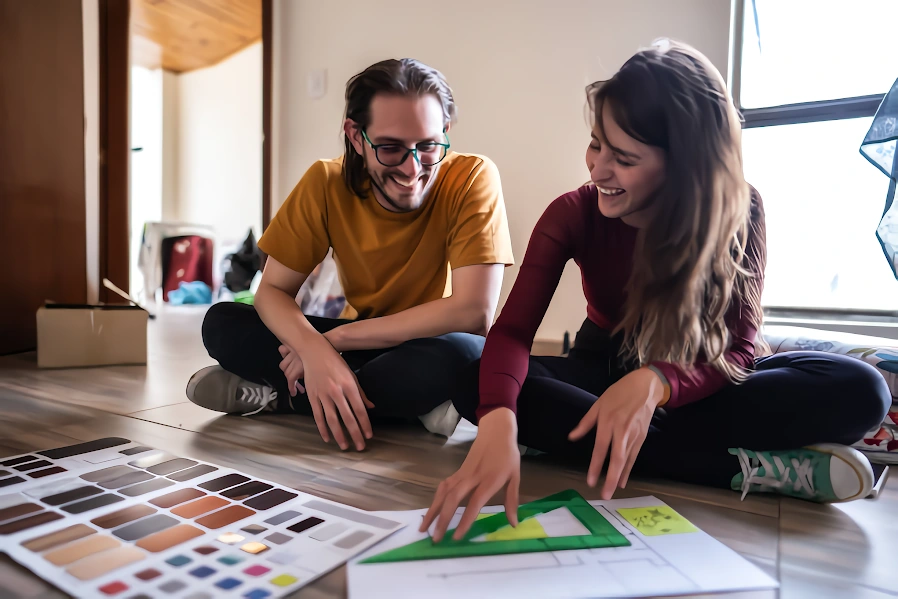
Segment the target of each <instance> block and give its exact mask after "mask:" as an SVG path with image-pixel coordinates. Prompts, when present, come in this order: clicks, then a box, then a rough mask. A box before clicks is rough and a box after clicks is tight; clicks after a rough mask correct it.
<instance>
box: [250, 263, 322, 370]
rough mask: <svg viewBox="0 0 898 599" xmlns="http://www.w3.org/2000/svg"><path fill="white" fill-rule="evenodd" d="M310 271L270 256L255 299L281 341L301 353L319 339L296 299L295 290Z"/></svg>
mask: <svg viewBox="0 0 898 599" xmlns="http://www.w3.org/2000/svg"><path fill="white" fill-rule="evenodd" d="M307 277H308V275H306V274H303V273H299V272H296V271H294V270H292V269H290V268H287V267H286V266H284V265H283V264H281V263H280V262H278V261H277V260H275V259H274V258H272V257H271V256H269V257H268V261H267V262H266V263H265V270H264V272H263V273H262V281H261V282H260V283H259V289H258V290H257V291H256V295H255V297H254V299H253V305H254V306H255V307H256V312H258V313H259V317H260V318H261V319H262V322H264V323H265V326H266V327H268V330H269V331H271V332H272V333H274V335H275V337H277V338H278V339H280V341H281V343H283V344H284V345H287V346H289V347H291V348H293V349H294V350H295V351H296V352H297V353H298V354H299V355H300V357H302V353H303V352H304V351H306V348H307V346H308V345H309V343H310V342H312V343H314V341H316V340H318V341H320V339H316V337H317V338H320V336H321V335H320V334H319V333H318V331H316V330H315V329H314V328H313V327H312V325H311V324H309V321H308V320H307V319H306V317H305V315H304V314H303V313H302V310H300V308H299V305H298V304H297V303H296V294H297V293H299V288H300V287H302V284H303V283H304V282H305V280H306V278H307Z"/></svg>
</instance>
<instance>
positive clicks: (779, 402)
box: [453, 321, 892, 487]
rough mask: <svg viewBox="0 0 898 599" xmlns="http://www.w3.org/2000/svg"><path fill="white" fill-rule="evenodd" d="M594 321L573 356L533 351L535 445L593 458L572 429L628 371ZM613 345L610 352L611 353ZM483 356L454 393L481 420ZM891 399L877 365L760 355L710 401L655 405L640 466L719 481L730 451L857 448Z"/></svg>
mask: <svg viewBox="0 0 898 599" xmlns="http://www.w3.org/2000/svg"><path fill="white" fill-rule="evenodd" d="M603 335H604V334H603V332H601V331H600V330H598V327H596V325H594V324H592V323H591V322H589V321H587V323H585V324H584V327H583V329H581V331H580V333H579V334H578V336H577V340H576V342H575V345H574V348H573V349H572V350H571V352H570V353H569V356H568V357H536V356H532V357H531V358H530V370H529V373H528V375H527V378H526V380H525V381H524V385H523V387H522V389H521V393H520V396H519V397H518V402H517V419H518V441H519V442H520V443H522V444H524V445H526V446H528V447H532V448H534V449H538V450H541V451H545V452H548V453H550V454H554V455H558V456H561V457H565V458H571V459H574V460H577V461H586V462H588V460H589V458H590V457H591V455H592V449H593V445H594V443H595V435H594V434H593V435H590V436H588V437H585V438H583V439H581V440H580V441H578V442H571V441H568V439H567V436H568V433H570V432H571V430H573V429H574V427H575V426H577V424H578V423H579V422H580V420H581V419H582V418H583V416H584V415H585V414H586V412H587V411H588V410H589V408H590V406H592V404H593V402H595V401H596V399H597V397H598V396H600V395H601V394H602V393H603V392H604V391H605V390H606V389H607V388H608V387H609V386H610V385H611V384H613V383H614V382H615V381H616V380H618V379H619V378H620V377H621V376H623V374H625V373H626V372H627V371H628V368H627V367H621V366H619V365H618V364H617V360H616V359H614V358H612V359H609V355H612V356H613V355H615V353H614V352H615V351H616V348H617V347H618V345H617V344H615V343H614V342H611V341H610V340H609V339H608V338H607V335H604V336H603ZM609 350H610V351H609ZM479 367H480V362H479V361H478V362H475V363H474V364H472V365H471V367H470V368H468V370H467V371H466V372H465V374H464V375H463V376H462V377H461V380H460V383H459V384H460V389H459V391H458V393H457V394H456V396H455V397H454V398H453V401H454V404H455V407H456V409H457V410H458V412H459V413H460V414H461V415H462V416H463V417H465V418H467V419H469V420H471V421H472V422H476V418H475V415H474V412H475V410H476V408H477V403H478V373H479ZM891 402H892V399H891V395H890V392H889V389H888V386H887V385H886V382H885V379H884V378H883V377H882V376H881V375H880V374H879V372H878V371H877V370H876V369H875V368H874V367H873V366H871V365H869V364H867V363H866V362H862V361H860V360H856V359H854V358H848V357H845V356H842V355H838V354H827V353H822V352H788V353H783V354H776V355H772V356H769V357H766V358H762V359H759V360H757V361H756V372H754V373H752V374H751V375H750V376H749V378H748V380H747V381H746V382H745V383H743V384H741V385H727V386H726V387H724V388H723V389H722V390H720V391H718V392H717V393H715V394H713V395H711V396H710V397H707V398H705V399H702V400H699V401H696V402H693V403H690V404H687V405H685V406H682V407H679V408H670V409H659V410H657V411H656V413H655V416H654V418H653V421H652V424H651V426H650V428H649V434H648V436H647V437H646V440H645V443H644V445H643V446H642V449H641V451H640V453H639V457H638V458H637V461H636V464H635V465H634V468H633V472H634V473H639V474H643V475H648V476H659V477H664V478H671V479H676V480H681V481H684V482H690V483H695V484H705V485H712V486H720V487H729V485H730V480H731V479H732V477H733V475H735V474H737V473H739V472H740V471H741V470H740V467H739V462H738V459H737V458H736V457H735V456H733V455H730V454H729V453H727V449H728V448H736V447H741V448H743V449H749V450H773V449H795V448H799V447H803V446H806V445H811V444H814V443H840V444H844V445H850V444H852V443H855V442H856V441H859V440H860V439H861V438H862V437H863V436H864V433H866V432H867V431H869V430H870V429H872V428H873V427H874V426H877V425H878V424H880V423H881V422H882V420H883V418H884V417H885V414H886V412H887V411H888V409H889V406H890V405H891Z"/></svg>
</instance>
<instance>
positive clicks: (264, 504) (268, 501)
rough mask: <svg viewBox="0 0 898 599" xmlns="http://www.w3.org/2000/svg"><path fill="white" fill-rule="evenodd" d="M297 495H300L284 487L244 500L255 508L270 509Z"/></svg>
mask: <svg viewBox="0 0 898 599" xmlns="http://www.w3.org/2000/svg"><path fill="white" fill-rule="evenodd" d="M295 497H298V495H297V494H296V493H291V492H289V491H285V490H283V489H274V490H273V491H269V492H267V493H265V494H264V495H259V496H258V497H253V498H252V499H249V500H247V501H244V502H243V504H244V505H246V506H248V507H251V508H253V509H254V510H270V509H271V508H273V507H274V506H276V505H281V504H282V503H284V502H285V501H290V500H291V499H293V498H295ZM298 515H299V514H297V516H298Z"/></svg>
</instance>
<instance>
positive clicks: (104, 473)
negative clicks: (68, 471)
mask: <svg viewBox="0 0 898 599" xmlns="http://www.w3.org/2000/svg"><path fill="white" fill-rule="evenodd" d="M132 472H134V468H128V467H127V466H110V467H109V468H103V469H102V470H94V471H93V472H88V473H87V474H82V475H81V478H82V479H84V480H86V481H87V482H91V483H100V482H104V481H107V480H112V479H114V478H118V477H120V476H124V475H126V474H130V473H132Z"/></svg>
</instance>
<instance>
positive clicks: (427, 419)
mask: <svg viewBox="0 0 898 599" xmlns="http://www.w3.org/2000/svg"><path fill="white" fill-rule="evenodd" d="M418 419H419V420H420V421H421V422H422V423H423V424H424V428H426V429H427V430H429V431H430V432H432V433H435V434H437V435H444V436H446V437H447V438H448V437H451V436H452V433H454V432H455V428H456V427H457V426H458V423H459V421H461V414H459V413H458V411H457V410H456V409H455V406H454V405H452V402H451V401H447V402H444V403H442V404H440V405H438V406H437V407H435V408H434V409H432V410H431V411H430V412H428V413H427V414H424V415H423V416H418Z"/></svg>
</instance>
